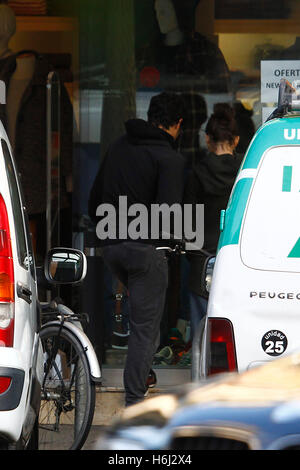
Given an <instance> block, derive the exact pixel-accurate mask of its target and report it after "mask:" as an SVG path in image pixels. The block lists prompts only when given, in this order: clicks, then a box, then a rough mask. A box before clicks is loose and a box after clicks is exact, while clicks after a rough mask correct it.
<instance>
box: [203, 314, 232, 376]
mask: <svg viewBox="0 0 300 470" xmlns="http://www.w3.org/2000/svg"><path fill="white" fill-rule="evenodd" d="M208 334H209V350H210V354H209V360H208V361H209V364H208V371H207V373H208V375H213V374H219V373H222V372H232V371H235V370H237V361H236V352H235V342H234V334H233V326H232V323H231V322H230V321H229V320H225V319H224V318H210V319H209V320H208Z"/></svg>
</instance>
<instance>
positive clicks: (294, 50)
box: [279, 37, 300, 60]
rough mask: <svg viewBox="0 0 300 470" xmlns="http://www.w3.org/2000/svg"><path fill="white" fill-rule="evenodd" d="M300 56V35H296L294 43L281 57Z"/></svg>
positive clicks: (293, 57) (290, 58)
mask: <svg viewBox="0 0 300 470" xmlns="http://www.w3.org/2000/svg"><path fill="white" fill-rule="evenodd" d="M299 57H300V37H296V39H295V42H294V44H293V45H292V46H290V47H288V48H287V49H285V50H283V51H282V52H281V53H280V57H279V59H281V60H282V59H286V60H299Z"/></svg>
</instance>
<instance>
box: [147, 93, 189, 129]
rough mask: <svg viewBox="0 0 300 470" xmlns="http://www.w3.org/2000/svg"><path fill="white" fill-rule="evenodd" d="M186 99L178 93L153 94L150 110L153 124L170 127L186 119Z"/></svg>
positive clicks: (150, 119) (149, 118) (149, 113)
mask: <svg viewBox="0 0 300 470" xmlns="http://www.w3.org/2000/svg"><path fill="white" fill-rule="evenodd" d="M184 109H185V108H184V101H183V100H182V98H181V97H180V96H179V95H177V94H176V93H167V92H164V93H160V94H159V95H156V96H153V98H152V99H151V101H150V106H149V110H148V121H149V122H150V123H151V124H152V125H153V126H156V127H158V126H162V127H163V128H164V129H169V128H170V126H173V125H174V124H177V123H178V121H179V119H184Z"/></svg>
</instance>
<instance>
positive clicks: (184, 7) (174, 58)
mask: <svg viewBox="0 0 300 470" xmlns="http://www.w3.org/2000/svg"><path fill="white" fill-rule="evenodd" d="M199 1H200V0H185V2H182V0H156V1H155V9H156V16H157V20H158V23H159V27H160V31H161V33H162V34H164V44H165V46H169V47H168V48H167V51H166V60H167V62H168V72H169V73H175V74H179V75H180V76H181V77H180V82H181V89H182V91H187V90H186V87H187V85H186V84H185V81H184V78H185V77H187V76H191V75H193V76H194V82H195V83H194V85H193V86H192V88H193V89H194V90H195V89H197V90H198V91H201V92H208V93H217V92H225V93H226V92H230V91H231V81H230V73H229V70H228V66H227V64H226V61H225V58H224V56H223V54H222V52H221V50H220V49H219V47H218V46H217V45H215V44H214V43H212V42H211V41H210V40H209V39H208V38H207V37H205V36H204V35H202V34H200V33H199V32H196V31H195V15H196V8H197V6H198V4H199ZM170 46H173V47H170ZM188 82H189V83H190V78H188Z"/></svg>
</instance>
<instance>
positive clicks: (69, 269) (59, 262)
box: [44, 248, 87, 285]
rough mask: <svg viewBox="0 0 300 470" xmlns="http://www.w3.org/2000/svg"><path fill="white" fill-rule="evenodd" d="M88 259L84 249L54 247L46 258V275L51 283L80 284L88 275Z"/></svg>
mask: <svg viewBox="0 0 300 470" xmlns="http://www.w3.org/2000/svg"><path fill="white" fill-rule="evenodd" d="M86 271H87V261H86V256H85V254H84V253H82V251H80V250H75V249H73V248H53V249H51V250H50V251H49V252H48V255H47V257H46V260H45V266H44V272H45V277H46V279H47V281H48V282H50V283H51V284H56V285H57V284H78V283H79V282H81V281H83V279H84V278H85V276H86Z"/></svg>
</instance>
